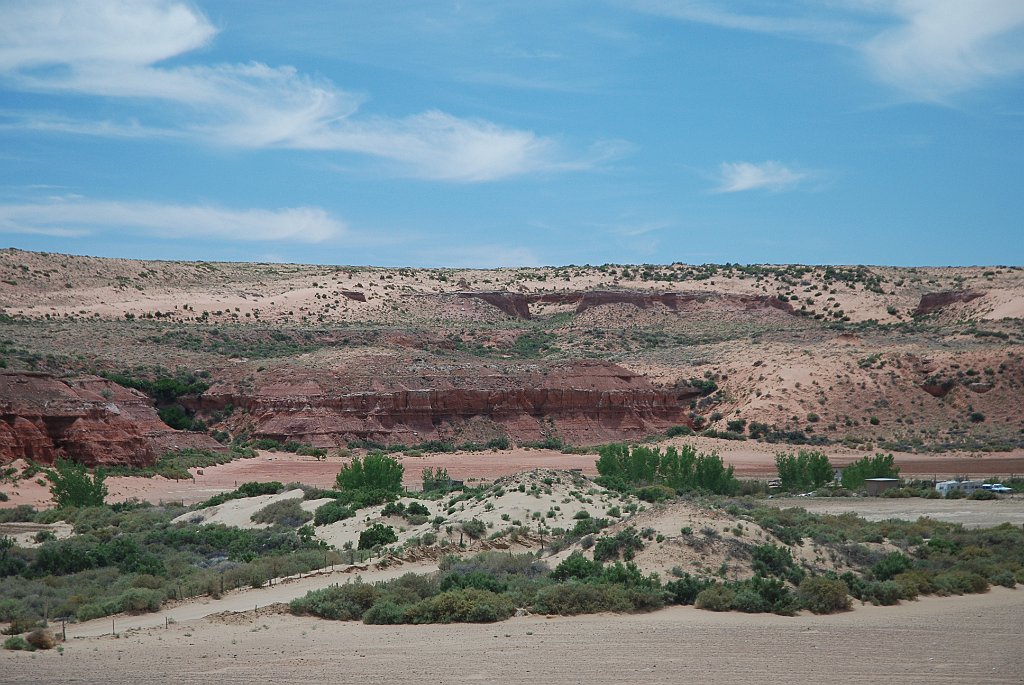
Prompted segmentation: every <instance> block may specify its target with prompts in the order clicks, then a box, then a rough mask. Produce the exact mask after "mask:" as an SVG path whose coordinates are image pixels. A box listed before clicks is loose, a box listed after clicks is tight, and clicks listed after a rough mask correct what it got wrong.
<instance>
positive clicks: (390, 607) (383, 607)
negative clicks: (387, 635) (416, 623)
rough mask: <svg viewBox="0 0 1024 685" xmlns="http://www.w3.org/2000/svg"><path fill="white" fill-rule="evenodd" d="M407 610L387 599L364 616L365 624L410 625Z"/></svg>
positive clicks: (379, 602) (367, 611) (379, 601)
mask: <svg viewBox="0 0 1024 685" xmlns="http://www.w3.org/2000/svg"><path fill="white" fill-rule="evenodd" d="M406 608H407V607H404V606H401V605H399V604H395V602H394V601H393V600H390V599H387V598H385V599H381V600H378V601H377V603H375V604H374V605H373V606H372V607H370V608H369V609H367V610H366V613H364V614H363V623H366V624H369V625H381V626H385V625H398V624H400V623H409V621H407V620H406V616H405V613H406Z"/></svg>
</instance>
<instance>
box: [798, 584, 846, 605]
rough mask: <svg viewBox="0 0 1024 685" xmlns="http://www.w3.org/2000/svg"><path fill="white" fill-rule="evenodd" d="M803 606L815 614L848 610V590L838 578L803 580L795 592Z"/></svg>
mask: <svg viewBox="0 0 1024 685" xmlns="http://www.w3.org/2000/svg"><path fill="white" fill-rule="evenodd" d="M797 596H798V597H800V600H801V601H802V602H803V605H804V606H805V607H807V608H808V609H810V610H811V611H813V612H814V613H816V614H832V613H835V612H837V611H846V610H848V609H849V608H850V596H849V588H847V587H846V583H844V582H843V581H841V580H839V579H838V578H826V577H825V576H811V577H808V578H804V580H803V582H801V583H800V587H799V588H798V590H797Z"/></svg>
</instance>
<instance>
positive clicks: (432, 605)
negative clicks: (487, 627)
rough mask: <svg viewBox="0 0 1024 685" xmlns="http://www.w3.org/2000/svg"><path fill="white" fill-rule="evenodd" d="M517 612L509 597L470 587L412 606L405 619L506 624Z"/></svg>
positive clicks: (444, 593) (411, 621)
mask: <svg viewBox="0 0 1024 685" xmlns="http://www.w3.org/2000/svg"><path fill="white" fill-rule="evenodd" d="M515 611H516V607H515V604H514V603H513V602H512V600H511V598H509V597H508V596H506V595H499V594H497V593H494V592H490V591H488V590H477V589H475V588H467V589H464V590H450V591H448V592H442V593H441V594H439V595H435V596H434V597H428V598H427V599H423V600H421V601H419V602H417V603H416V604H413V605H412V606H410V607H409V608H408V609H407V610H406V612H405V617H406V619H407V620H408V621H409V622H410V623H493V622H495V621H504V620H505V619H507V618H509V617H510V616H512V614H514V613H515Z"/></svg>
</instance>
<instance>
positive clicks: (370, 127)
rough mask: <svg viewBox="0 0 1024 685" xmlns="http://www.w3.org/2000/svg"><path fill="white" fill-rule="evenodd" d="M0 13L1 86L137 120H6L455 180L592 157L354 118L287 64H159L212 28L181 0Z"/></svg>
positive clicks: (482, 132)
mask: <svg viewBox="0 0 1024 685" xmlns="http://www.w3.org/2000/svg"><path fill="white" fill-rule="evenodd" d="M4 15H5V16H4V22H3V25H2V27H0V78H3V79H4V80H5V81H7V83H8V84H9V85H10V86H12V87H14V88H17V89H20V90H25V91H33V92H43V93H56V94H64V93H74V94H84V95H89V96H97V97H102V98H108V99H117V100H119V101H121V102H123V103H124V104H125V105H126V106H127V107H130V108H132V109H131V111H132V112H133V113H135V114H136V116H138V117H142V118H143V119H144V121H143V122H140V121H138V120H135V119H132V120H129V121H127V122H125V123H118V122H111V121H88V120H86V121H81V120H72V119H68V118H63V117H55V116H53V115H52V114H49V115H40V114H31V115H28V116H25V115H24V114H22V116H20V117H15V118H13V119H11V118H9V120H8V121H7V122H6V123H4V124H3V126H4V127H6V128H23V129H35V130H49V131H56V132H64V133H73V134H88V135H105V136H115V137H147V136H175V135H179V136H187V137H191V138H196V139H200V140H203V141H206V142H209V143H213V144H219V145H228V146H233V147H243V148H246V147H248V148H265V147H284V148H292V149H304V150H324V151H337V152H346V153H356V154H362V155H366V156H369V157H372V158H376V159H379V160H384V161H386V162H388V164H389V166H390V167H391V169H392V171H393V172H394V173H397V174H400V175H408V176H415V177H421V178H428V179H436V180H445V181H461V182H474V181H491V180H495V179H500V178H505V177H509V176H515V175H519V174H526V173H531V172H546V171H565V170H569V169H578V168H589V167H590V165H591V164H592V163H591V162H590V160H586V159H582V160H581V159H573V158H572V157H571V156H570V155H567V154H566V153H565V152H564V151H563V150H562V149H561V148H560V146H559V145H558V144H557V142H556V141H555V140H553V139H551V138H548V137H544V136H540V135H537V134H535V133H533V132H531V131H525V130H519V129H514V128H507V127H504V126H500V125H498V124H495V123H492V122H488V121H482V120H478V119H466V118H460V117H457V116H454V115H451V114H447V113H445V112H439V111H434V110H429V111H426V112H423V113H420V114H413V115H410V116H407V117H400V118H394V117H372V116H365V115H360V112H359V110H360V108H361V106H362V105H363V101H364V97H363V96H360V95H357V94H353V93H349V92H346V91H344V90H342V89H340V88H338V87H337V86H335V85H334V84H333V83H331V82H329V81H327V80H324V79H316V78H312V77H310V76H307V75H304V74H301V73H299V72H298V71H297V70H296V69H294V68H292V67H287V66H285V67H272V66H269V65H266V64H263V63H260V62H250V63H248V64H214V65H194V66H175V65H173V64H169V63H168V60H170V59H171V58H175V57H178V56H181V55H185V54H187V53H190V52H192V51H194V50H196V49H198V48H202V47H204V46H206V45H208V44H209V43H210V42H211V41H212V40H213V38H214V36H215V35H216V33H217V30H216V28H215V27H214V26H213V25H212V24H211V23H210V22H209V20H208V19H207V18H206V17H205V16H204V15H202V14H201V13H200V12H198V11H197V10H195V9H194V8H193V7H192V6H190V5H188V4H186V3H184V2H181V1H180V0H148V1H147V0H79V1H78V2H75V3H67V2H62V1H60V0H35V1H34V2H14V3H12V4H11V6H10V7H8V8H5V12H4ZM168 105H169V106H168ZM139 110H141V112H140V111H139ZM147 119H148V121H146V120H147Z"/></svg>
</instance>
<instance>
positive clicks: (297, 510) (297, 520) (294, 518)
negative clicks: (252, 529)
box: [250, 499, 313, 528]
mask: <svg viewBox="0 0 1024 685" xmlns="http://www.w3.org/2000/svg"><path fill="white" fill-rule="evenodd" d="M250 518H251V519H252V520H253V522H255V523H269V524H271V525H275V526H285V527H287V528H298V527H299V526H301V525H302V524H303V523H305V522H306V521H310V520H312V519H313V514H311V513H309V512H308V511H306V510H305V509H303V508H302V504H301V503H300V501H299V500H297V499H286V500H282V501H280V502H274V503H272V504H268V505H267V506H265V507H263V508H262V509H260V510H259V511H257V512H255V513H254V514H253V515H252V516H251V517H250Z"/></svg>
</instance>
